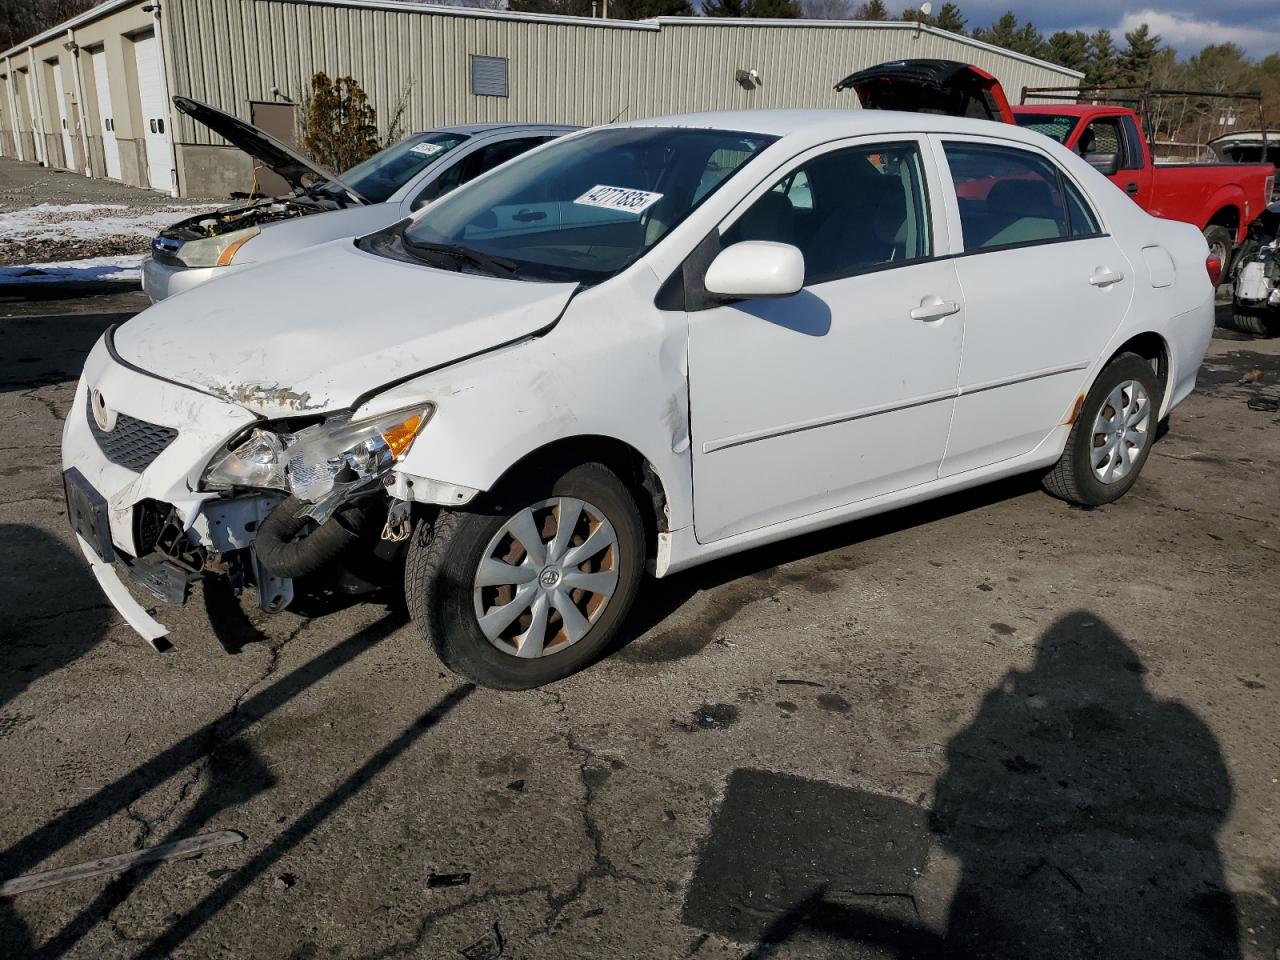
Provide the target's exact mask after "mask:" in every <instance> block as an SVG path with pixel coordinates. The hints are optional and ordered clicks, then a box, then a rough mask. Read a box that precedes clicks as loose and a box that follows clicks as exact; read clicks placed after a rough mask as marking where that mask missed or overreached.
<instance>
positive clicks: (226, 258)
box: [218, 236, 253, 267]
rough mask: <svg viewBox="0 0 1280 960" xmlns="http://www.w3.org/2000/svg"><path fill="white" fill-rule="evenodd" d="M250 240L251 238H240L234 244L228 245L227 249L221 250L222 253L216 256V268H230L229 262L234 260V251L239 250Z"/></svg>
mask: <svg viewBox="0 0 1280 960" xmlns="http://www.w3.org/2000/svg"><path fill="white" fill-rule="evenodd" d="M252 239H253V237H251V236H250V237H241V238H240V239H239V240H237V241H235V242H234V243H232V244H229V245H228V246H227V249H225V250H223V251H222V253H220V254H218V266H220V267H228V266H230V265H231V261H232V260H234V259H235V256H236V251H237V250H239V249H240V248H241V247H243V246H244V245H245V244H246V243H248V242H249V241H250V240H252Z"/></svg>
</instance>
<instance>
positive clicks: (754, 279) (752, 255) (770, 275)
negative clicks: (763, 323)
mask: <svg viewBox="0 0 1280 960" xmlns="http://www.w3.org/2000/svg"><path fill="white" fill-rule="evenodd" d="M702 285H703V286H704V287H706V288H707V292H709V293H714V294H716V295H717V296H721V297H732V298H735V299H740V300H747V299H755V298H758V297H790V296H794V295H795V294H797V293H799V292H800V290H801V288H803V287H804V254H803V253H801V252H800V250H799V249H798V248H796V247H793V246H792V245H791V244H789V243H774V242H773V241H771V240H744V241H742V242H741V243H735V244H734V245H733V246H731V247H726V248H725V249H723V250H721V251H720V253H719V255H718V256H717V257H716V258H715V259H714V260H712V261H711V266H709V267H708V268H707V275H706V278H705V279H704V280H703V281H702Z"/></svg>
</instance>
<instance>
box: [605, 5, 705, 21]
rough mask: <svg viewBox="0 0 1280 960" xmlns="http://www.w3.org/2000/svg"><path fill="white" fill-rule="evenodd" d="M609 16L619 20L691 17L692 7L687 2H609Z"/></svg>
mask: <svg viewBox="0 0 1280 960" xmlns="http://www.w3.org/2000/svg"><path fill="white" fill-rule="evenodd" d="M609 16H610V17H617V18H619V19H621V20H648V19H650V18H652V17H691V16H693V7H692V6H690V4H689V0H609Z"/></svg>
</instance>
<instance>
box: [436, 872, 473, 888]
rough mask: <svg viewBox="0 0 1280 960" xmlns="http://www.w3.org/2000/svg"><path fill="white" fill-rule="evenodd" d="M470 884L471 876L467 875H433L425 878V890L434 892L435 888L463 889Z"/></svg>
mask: <svg viewBox="0 0 1280 960" xmlns="http://www.w3.org/2000/svg"><path fill="white" fill-rule="evenodd" d="M470 882H471V874H469V873H433V874H431V876H429V877H427V889H428V890H435V889H436V888H437V887H465V886H466V885H467V884H468V883H470Z"/></svg>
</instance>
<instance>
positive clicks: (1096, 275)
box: [1089, 267, 1124, 287]
mask: <svg viewBox="0 0 1280 960" xmlns="http://www.w3.org/2000/svg"><path fill="white" fill-rule="evenodd" d="M1123 279H1124V274H1123V273H1117V272H1116V271H1115V270H1112V269H1111V268H1110V267H1098V268H1097V269H1096V270H1094V272H1093V276H1092V277H1090V278H1089V282H1090V283H1092V284H1093V285H1094V286H1095V287H1109V286H1111V285H1112V284H1116V283H1119V282H1120V281H1121V280H1123Z"/></svg>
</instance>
